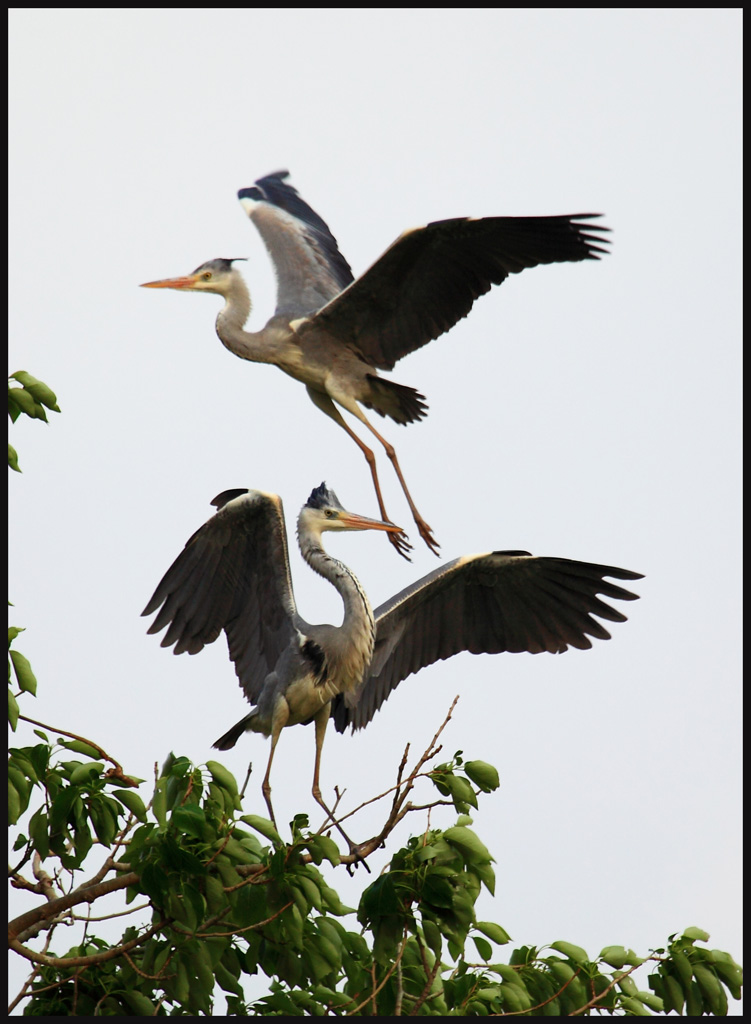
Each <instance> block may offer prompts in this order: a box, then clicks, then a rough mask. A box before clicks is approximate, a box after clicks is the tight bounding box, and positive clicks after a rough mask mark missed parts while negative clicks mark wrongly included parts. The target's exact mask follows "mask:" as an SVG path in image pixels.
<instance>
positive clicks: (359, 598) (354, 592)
mask: <svg viewBox="0 0 751 1024" xmlns="http://www.w3.org/2000/svg"><path fill="white" fill-rule="evenodd" d="M298 540H299V544H300V551H301V553H302V556H303V558H304V559H305V561H306V562H307V563H308V565H309V566H310V567H311V569H313V571H314V572H317V573H318V574H319V576H323V578H324V579H326V580H328V581H329V582H330V583H331V584H332V585H333V586H334V587H336V589H337V591H338V592H339V595H340V597H341V599H342V602H343V603H344V621H343V622H342V625H341V627H340V629H341V631H342V635H343V636H344V638H345V639H346V641H347V643H346V644H344V645H342V648H341V650H340V651H339V652H338V653H339V656H340V659H341V664H340V666H339V667H338V673H339V675H340V678H339V684H340V687H341V689H343V690H348V689H352V688H354V687H355V686H357V685H358V684H359V683H360V681H361V680H362V676H363V673H364V672H365V670H366V669H367V667H368V665H369V664H370V659H371V658H372V656H373V648H374V646H375V619H374V618H373V609H372V608H371V607H370V601H369V600H368V596H367V594H366V593H365V591H364V590H363V587H362V584H361V583H360V581H359V580H358V578H357V576H355V574H354V573H353V572H352V570H351V569H349V568H347V566H346V565H345V564H344V563H343V562H340V561H339V560H338V559H337V558H334V557H333V556H332V555H330V554H329V553H328V552H327V551H325V550H324V549H323V547H322V545H321V543H320V540H319V539H318V538H312V537H306V536H302V537H298Z"/></svg>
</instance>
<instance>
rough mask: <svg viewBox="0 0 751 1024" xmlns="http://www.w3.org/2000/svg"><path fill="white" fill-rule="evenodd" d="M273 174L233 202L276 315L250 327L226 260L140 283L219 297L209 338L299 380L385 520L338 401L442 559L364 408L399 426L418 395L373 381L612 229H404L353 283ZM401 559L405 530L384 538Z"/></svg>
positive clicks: (569, 221)
mask: <svg viewBox="0 0 751 1024" xmlns="http://www.w3.org/2000/svg"><path fill="white" fill-rule="evenodd" d="M288 173H289V172H288V171H277V172H276V173H274V174H269V175H268V176H267V177H265V178H259V180H258V181H257V182H256V183H255V185H253V186H252V187H251V188H243V189H241V190H240V191H239V192H238V198H239V199H240V202H241V203H242V205H243V207H244V208H245V210H246V212H247V214H248V216H249V217H250V219H251V220H252V221H253V223H254V224H255V226H256V228H257V229H258V231H259V232H260V234H261V238H262V239H263V241H264V243H265V245H266V248H267V249H268V252H269V255H270V257H271V260H272V262H273V264H274V270H275V272H276V279H277V302H276V310H275V312H274V315H273V316H272V317H271V319H270V320H269V321H268V323H267V324H266V326H265V327H264V328H263V329H262V330H260V331H252V332H251V331H246V330H244V325H245V323H246V321H247V319H248V316H249V315H250V309H251V302H250V294H249V292H248V289H247V286H246V284H245V281H244V279H243V277H242V275H241V274H240V273H239V271H238V270H237V269H236V268H235V267H234V266H233V262H234V261H233V260H230V259H215V260H209V262H208V263H203V264H201V266H200V267H197V268H196V270H194V271H193V273H192V274H188V275H187V276H186V277H174V278H168V279H166V280H161V281H149V282H148V283H146V284H144V285H142V287H144V288H176V289H179V290H181V291H196V292H212V293H214V294H217V295H221V296H222V297H223V298H224V300H225V305H224V308H223V309H222V310H221V312H220V313H219V315H218V317H217V320H216V332H217V334H218V335H219V338H220V339H221V341H222V343H223V344H224V345H225V346H226V347H227V348H228V349H229V350H230V352H234V353H235V355H237V356H240V358H242V359H249V360H251V361H252V362H256V363H273V364H275V365H276V366H278V367H279V368H280V369H282V370H284V372H285V373H288V374H289V375H290V376H291V377H294V378H295V379H296V380H299V381H301V382H302V383H303V384H304V385H305V387H306V389H307V392H308V395H309V396H310V398H311V399H312V401H313V403H314V404H315V405H316V406H317V407H318V408H319V409H320V410H321V411H322V412H324V413H326V415H327V416H330V417H331V419H332V420H334V422H335V423H337V424H338V425H339V426H340V427H341V428H342V429H343V430H345V431H346V432H347V433H348V434H349V436H350V437H351V438H352V440H353V441H354V442H355V444H356V445H357V446H358V447H359V448H360V450H361V451H362V453H363V455H364V456H365V458H366V460H367V463H368V466H369V467H370V472H371V476H372V478H373V484H374V486H375V492H376V496H377V498H378V507H379V509H380V513H381V519H383V520H388V519H389V517H388V515H387V514H386V508H385V505H384V501H383V496H382V494H381V488H380V484H379V482H378V474H377V471H376V460H375V455H374V453H373V451H372V449H371V448H369V447H368V446H367V445H366V444H365V442H364V441H363V440H362V439H361V438H360V437H359V436H358V435H357V434H356V433H355V432H354V431H353V430H352V428H351V427H350V426H349V425H348V424H347V422H346V421H345V419H344V417H343V416H342V414H341V412H340V411H339V408H338V406H340V407H341V408H342V409H344V410H346V411H347V412H349V413H351V414H352V415H353V416H355V417H356V418H357V419H359V420H360V421H361V422H362V423H363V424H364V425H365V426H366V427H367V428H368V430H370V432H371V433H372V434H373V435H374V436H375V437H376V438H377V439H378V441H379V442H380V443H381V444H382V445H383V447H384V449H385V451H386V454H387V455H388V457H389V459H390V460H391V462H392V464H393V467H394V470H395V471H396V475H397V477H398V478H399V483H400V484H401V487H402V490H403V491H404V495H405V497H406V499H407V502H408V503H409V507H410V510H411V512H412V516H413V518H414V520H415V523H416V524H417V528H418V530H419V532H420V536H421V537H422V538H423V540H424V541H425V543H426V544H427V545H428V547H429V548H430V550H431V551H433V552H434V553H435V554H438V546H439V545H438V543H437V541H436V540H435V539H434V537H433V533H432V530H431V528H430V526H428V524H427V523H426V522H425V520H424V519H423V517H422V516H421V515H420V513H419V512H418V510H417V507H416V505H415V503H414V501H413V500H412V497H411V495H410V493H409V490H408V488H407V484H406V481H405V479H404V475H403V474H402V470H401V468H400V466H399V461H398V459H397V457H396V451H395V450H394V447H393V445H391V444H390V443H389V442H388V441H387V440H386V439H385V438H384V437H383V436H382V435H381V434H380V433H379V431H377V430H376V429H375V427H374V426H373V425H372V423H371V422H370V421H369V420H368V419H367V417H366V416H365V413H364V412H363V410H362V408H361V406H365V408H366V409H374V410H375V411H376V412H377V413H379V414H380V415H381V416H390V417H391V419H392V420H395V421H396V422H397V423H402V424H407V423H412V422H414V421H415V420H420V419H422V418H423V417H424V416H425V415H426V413H427V405H426V404H425V401H424V399H425V396H424V395H422V394H420V392H419V391H417V390H416V389H415V388H412V387H406V386H404V385H402V384H397V383H396V382H395V381H392V380H388V379H386V378H384V377H381V376H379V374H378V370H392V369H393V368H394V365H395V364H396V362H397V361H398V360H399V359H401V358H402V357H403V356H406V355H407V354H408V353H410V352H414V351H415V350H416V349H418V348H421V347H422V346H423V345H426V344H427V343H428V342H429V341H432V340H433V339H434V338H437V337H438V336H439V335H441V334H443V333H444V332H445V331H448V330H450V329H451V328H452V327H453V326H454V324H455V323H457V321H458V320H460V319H461V318H462V317H465V316H466V315H467V314H468V313H469V311H470V309H471V308H472V304H473V303H474V301H475V299H477V298H478V297H479V296H480V295H483V294H484V293H485V292H487V291H489V290H490V287H491V285H494V284H501V283H502V282H503V281H505V280H506V278H507V277H508V275H509V274H518V273H520V272H521V271H522V270H524V269H526V268H527V267H536V266H539V265H540V264H542V263H563V262H577V261H579V260H592V259H599V258H600V256H599V254H600V253H604V252H607V250H606V249H603V248H602V245H603V244H604V243H605V242H607V238H606V237H605V236H604V233H605V232H607V231H608V228H605V227H602V226H599V225H595V224H591V223H587V222H588V221H590V220H591V219H592V218H594V217H598V216H600V214H593V213H577V214H568V215H564V216H555V217H483V218H470V217H459V218H455V219H453V220H441V221H434V222H432V223H431V224H427V225H425V226H424V227H419V228H413V229H411V230H409V231H405V232H404V233H403V234H401V235H400V236H399V238H397V240H396V241H395V242H394V243H393V245H391V246H390V247H389V248H388V249H387V250H386V252H385V253H384V254H383V255H382V256H381V257H380V258H379V259H378V260H376V262H375V263H374V264H373V265H372V266H371V267H370V269H369V270H366V271H365V273H364V274H362V275H361V276H360V277H358V278H357V280H355V279H354V278H353V276H352V271H351V269H350V266H349V264H348V263H347V261H346V260H345V258H344V257H343V256H342V254H341V253H340V252H339V248H338V245H337V241H336V239H335V238H334V236H333V235H332V234H331V232H330V231H329V228H328V225H327V224H326V223H325V222H324V221H323V220H322V219H321V218H320V217H319V216H318V214H317V213H316V212H315V211H314V210H312V209H311V208H310V206H308V204H307V203H306V202H304V201H303V200H302V199H301V198H300V196H299V195H298V193H297V190H296V189H294V188H293V187H292V186H291V185H289V184H288V183H287V182H286V180H285V179H286V178H287V177H288ZM388 537H389V539H390V540H391V542H392V543H393V545H394V546H395V547H396V549H397V551H398V552H399V553H400V554H401V555H404V556H405V557H407V558H408V557H409V556H408V554H407V552H408V551H409V549H410V547H411V545H410V544H409V542H408V541H407V539H406V535H405V534H404V533H403V532H401V531H398V532H390V533H389V534H388Z"/></svg>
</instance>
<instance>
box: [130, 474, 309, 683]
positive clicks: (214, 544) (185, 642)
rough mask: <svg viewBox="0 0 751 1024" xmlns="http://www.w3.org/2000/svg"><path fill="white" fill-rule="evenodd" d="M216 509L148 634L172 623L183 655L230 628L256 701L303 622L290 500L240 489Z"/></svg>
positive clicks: (171, 572) (154, 602)
mask: <svg viewBox="0 0 751 1024" xmlns="http://www.w3.org/2000/svg"><path fill="white" fill-rule="evenodd" d="M212 505H216V506H217V507H218V509H219V511H218V512H217V513H216V514H215V515H213V516H212V517H211V519H209V521H208V522H207V523H204V525H203V526H202V527H201V528H200V529H199V530H197V531H196V532H195V533H194V534H193V536H192V537H191V538H190V540H189V541H188V542H187V544H186V545H185V548H184V549H183V551H182V552H181V553H180V554H179V555H178V556H177V558H176V559H175V561H174V562H173V563H172V565H171V566H170V568H169V569H168V570H167V572H166V573H165V575H164V578H163V579H162V581H161V583H160V584H159V586H158V587H157V588H156V590H155V591H154V594H153V596H152V598H151V600H150V601H149V603H148V604H147V605H146V607H145V608H144V610H143V613H142V614H143V615H151V614H152V612H155V611H157V609H158V608H160V606H161V608H160V611H159V612H158V614H157V616H156V618H155V619H154V621H153V623H152V624H151V626H150V627H149V629H148V632H149V633H158V632H159V630H160V629H163V628H164V626H166V625H167V624H168V623H169V628H168V629H167V632H166V633H165V635H164V637H163V638H162V647H171V646H172V644H174V645H175V650H174V653H175V654H182V653H183V652H184V651H187V652H188V653H189V654H197V653H198V651H200V650H202V649H203V647H204V645H205V644H210V643H213V641H214V640H216V638H217V637H218V636H219V634H220V633H221V631H222V630H224V631H225V632H226V634H227V642H228V644H229V651H230V658H231V659H232V661H234V662H235V671H236V672H237V676H238V678H239V680H240V685H241V686H242V688H243V690H244V691H245V693H246V695H247V697H248V699H249V700H250V701H253V702H255V701H257V700H258V697H259V694H260V692H261V688H262V686H263V682H264V679H265V678H266V676H267V674H268V673H269V672H270V671H271V670H272V669H273V668H274V666H275V665H276V663H277V660H278V658H279V655H280V654H281V652H282V651H283V650H284V649H285V648H286V647H287V646H288V644H289V643H290V642H291V639H292V637H293V636H294V634H295V626H296V624H297V623H298V622H299V621H300V620H299V616H298V615H297V609H296V607H295V599H294V595H293V593H292V581H291V579H290V573H289V557H288V553H287V535H286V530H285V527H284V512H283V510H282V502H281V499H280V498H279V497H278V495H276V494H265V493H264V492H263V491H251V490H245V489H238V490H231V491H223V492H222V494H220V495H218V496H217V497H216V498H214V500H213V502H212Z"/></svg>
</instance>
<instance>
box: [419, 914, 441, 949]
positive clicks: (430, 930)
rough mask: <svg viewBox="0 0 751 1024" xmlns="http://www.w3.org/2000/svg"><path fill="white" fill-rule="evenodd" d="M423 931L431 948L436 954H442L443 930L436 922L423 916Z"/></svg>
mask: <svg viewBox="0 0 751 1024" xmlns="http://www.w3.org/2000/svg"><path fill="white" fill-rule="evenodd" d="M422 933H423V935H424V936H425V941H426V942H427V944H428V946H429V948H430V949H431V950H432V951H433V952H434V953H435V955H436V956H440V955H441V932H440V929H439V928H438V925H436V924H435V922H433V921H430V920H428V919H427V918H423V920H422Z"/></svg>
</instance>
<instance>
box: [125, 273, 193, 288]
mask: <svg viewBox="0 0 751 1024" xmlns="http://www.w3.org/2000/svg"><path fill="white" fill-rule="evenodd" d="M197 280H198V275H197V274H189V275H188V276H187V277H166V278H165V279H164V280H163V281H147V282H146V284H141V285H139V286H138V287H139V288H178V289H180V288H193V287H194V285H195V283H196V281H197Z"/></svg>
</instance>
